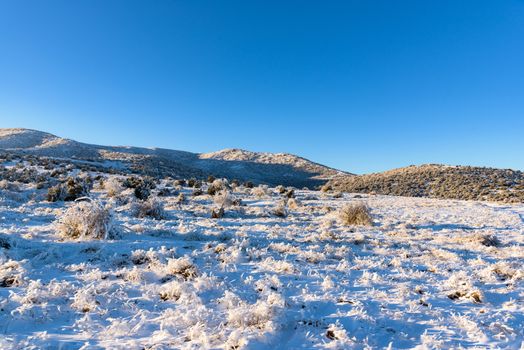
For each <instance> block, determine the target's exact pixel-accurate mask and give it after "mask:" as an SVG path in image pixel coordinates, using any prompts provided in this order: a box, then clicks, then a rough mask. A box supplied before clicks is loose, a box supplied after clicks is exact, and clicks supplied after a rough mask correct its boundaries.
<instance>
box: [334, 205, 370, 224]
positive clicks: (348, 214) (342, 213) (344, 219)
mask: <svg viewBox="0 0 524 350" xmlns="http://www.w3.org/2000/svg"><path fill="white" fill-rule="evenodd" d="M338 219H339V220H340V222H341V223H342V225H345V226H353V225H356V226H372V225H373V220H372V219H371V214H370V212H369V208H368V207H367V205H365V204H364V203H355V204H347V205H345V206H343V207H342V208H340V209H339V211H338Z"/></svg>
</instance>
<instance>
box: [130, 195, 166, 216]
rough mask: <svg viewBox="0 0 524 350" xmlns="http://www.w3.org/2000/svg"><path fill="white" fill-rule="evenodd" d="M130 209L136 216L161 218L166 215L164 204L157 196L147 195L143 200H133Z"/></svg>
mask: <svg viewBox="0 0 524 350" xmlns="http://www.w3.org/2000/svg"><path fill="white" fill-rule="evenodd" d="M131 211H132V213H133V215H134V216H135V217H137V218H145V217H150V218H153V219H156V220H162V219H164V218H165V217H166V213H165V211H164V205H163V204H162V202H161V201H160V200H159V199H158V198H157V197H149V199H147V200H145V201H137V202H134V203H133V205H132V209H131Z"/></svg>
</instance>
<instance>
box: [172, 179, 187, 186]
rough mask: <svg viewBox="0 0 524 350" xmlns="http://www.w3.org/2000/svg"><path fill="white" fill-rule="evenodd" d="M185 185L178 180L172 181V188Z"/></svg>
mask: <svg viewBox="0 0 524 350" xmlns="http://www.w3.org/2000/svg"><path fill="white" fill-rule="evenodd" d="M185 184H186V180H182V179H178V180H175V181H173V186H184V185H185Z"/></svg>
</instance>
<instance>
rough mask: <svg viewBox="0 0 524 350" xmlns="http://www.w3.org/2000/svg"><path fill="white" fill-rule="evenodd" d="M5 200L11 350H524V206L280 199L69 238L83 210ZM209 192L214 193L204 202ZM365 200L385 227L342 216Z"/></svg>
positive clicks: (123, 214) (3, 319)
mask: <svg viewBox="0 0 524 350" xmlns="http://www.w3.org/2000/svg"><path fill="white" fill-rule="evenodd" d="M19 187H20V190H19V191H18V192H13V191H10V190H2V192H1V193H0V247H1V248H0V281H2V284H4V285H2V287H0V348H2V349H19V348H34V349H40V348H60V349H78V348H83V349H97V348H117V349H120V348H122V349H141V348H154V349H172V348H183V349H200V348H210V349H241V348H247V349H263V348H278V349H296V348H302V349H322V348H325V349H353V348H354V349H364V348H388V347H389V348H391V349H408V348H417V349H426V348H427V349H429V348H439V347H440V348H457V347H477V348H486V347H487V348H489V347H493V348H513V349H519V348H522V347H523V346H524V345H523V344H524V343H523V341H524V248H523V245H524V205H522V204H521V205H500V204H494V203H486V202H473V201H471V202H468V201H455V200H436V199H422V198H401V197H392V196H364V195H353V194H344V196H343V197H342V198H335V197H336V196H333V195H332V194H326V193H321V192H315V191H304V190H295V194H296V205H294V206H293V207H288V208H287V217H283V218H282V217H276V216H275V215H274V214H273V211H274V209H275V208H277V207H278V206H279V205H281V203H282V196H281V195H279V194H278V193H277V191H276V190H275V189H273V188H268V189H265V190H264V191H254V192H255V193H257V192H258V196H255V195H253V194H251V190H249V189H244V188H242V187H239V188H236V189H235V190H233V191H232V192H231V196H234V197H235V198H237V199H242V203H243V205H242V206H231V207H227V208H226V210H225V213H226V215H225V217H224V218H221V219H211V218H210V212H211V208H214V207H216V203H215V202H214V201H213V198H212V197H210V196H207V195H204V196H199V197H192V196H191V192H192V189H189V188H185V187H184V188H178V189H177V190H178V191H179V192H181V193H183V194H184V195H185V197H186V198H187V200H186V201H185V202H183V203H179V202H178V196H177V195H173V196H167V197H159V200H161V201H162V203H163V206H164V210H165V214H166V218H165V219H163V220H154V219H151V218H136V217H133V216H132V214H131V211H130V206H129V205H127V204H125V203H121V202H119V201H118V200H115V199H111V198H109V197H108V196H107V194H106V191H105V190H103V189H99V188H97V187H95V189H94V190H93V191H92V197H93V198H94V199H97V200H100V201H102V202H103V203H105V204H108V205H110V206H111V207H112V211H113V216H114V219H115V224H116V225H117V226H118V227H119V228H120V230H121V237H120V238H119V239H115V240H81V241H75V240H63V238H62V237H61V236H60V235H59V233H58V232H57V228H56V225H55V220H56V219H57V218H59V217H60V216H61V215H62V214H63V213H64V212H65V211H66V210H67V208H69V207H70V206H73V205H75V204H74V203H63V202H60V203H48V202H45V201H43V200H42V198H43V196H44V193H45V190H36V189H35V188H34V186H33V185H31V184H30V185H22V184H21V185H19ZM204 192H205V191H204ZM356 202H365V203H366V204H367V206H368V207H369V208H370V210H371V214H372V217H373V220H374V226H372V227H364V226H355V227H345V226H342V225H341V224H340V222H339V220H338V216H337V210H338V209H339V208H341V207H342V206H344V205H345V204H347V203H356Z"/></svg>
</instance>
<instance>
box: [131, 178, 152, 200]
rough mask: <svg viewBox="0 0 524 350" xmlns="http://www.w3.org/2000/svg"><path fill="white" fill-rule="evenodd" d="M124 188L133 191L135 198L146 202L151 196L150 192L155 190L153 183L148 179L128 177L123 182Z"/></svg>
mask: <svg viewBox="0 0 524 350" xmlns="http://www.w3.org/2000/svg"><path fill="white" fill-rule="evenodd" d="M124 186H125V187H127V188H133V189H134V190H135V197H136V198H138V199H141V200H146V199H148V198H149V196H150V195H151V190H152V189H154V188H156V184H155V181H154V180H153V179H152V178H150V177H137V176H130V177H128V178H127V179H126V180H125V181H124Z"/></svg>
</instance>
